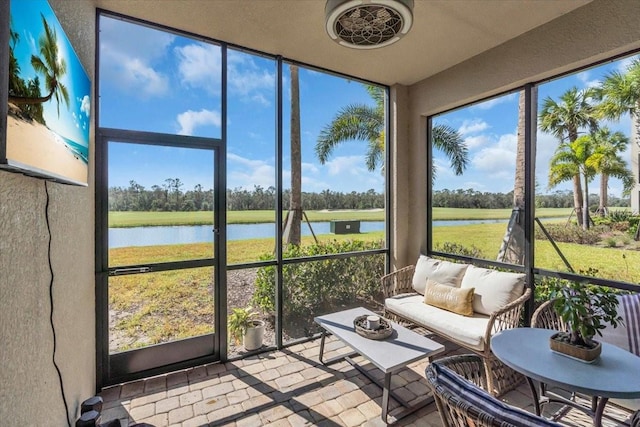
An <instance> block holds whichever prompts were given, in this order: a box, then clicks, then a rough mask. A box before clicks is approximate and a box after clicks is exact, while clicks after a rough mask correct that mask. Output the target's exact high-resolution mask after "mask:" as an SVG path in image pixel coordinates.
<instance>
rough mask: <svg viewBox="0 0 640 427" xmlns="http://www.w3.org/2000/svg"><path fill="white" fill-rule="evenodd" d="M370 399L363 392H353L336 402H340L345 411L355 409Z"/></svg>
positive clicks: (340, 397) (342, 396)
mask: <svg viewBox="0 0 640 427" xmlns="http://www.w3.org/2000/svg"><path fill="white" fill-rule="evenodd" d="M369 399H370V398H369V396H367V395H366V394H364V393H363V392H362V391H361V390H356V391H352V392H350V393H347V394H343V395H341V396H339V397H337V398H336V400H337V401H338V402H340V404H341V405H342V406H343V407H344V408H345V409H351V408H355V407H356V406H358V405H361V404H363V403H364V402H366V401H368V400H369Z"/></svg>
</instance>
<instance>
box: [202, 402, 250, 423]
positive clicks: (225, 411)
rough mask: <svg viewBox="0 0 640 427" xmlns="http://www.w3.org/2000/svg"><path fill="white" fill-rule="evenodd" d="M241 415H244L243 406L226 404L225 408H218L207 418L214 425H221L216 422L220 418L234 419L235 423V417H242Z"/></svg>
mask: <svg viewBox="0 0 640 427" xmlns="http://www.w3.org/2000/svg"><path fill="white" fill-rule="evenodd" d="M241 415H242V406H240V405H228V406H225V407H224V408H220V409H216V410H215V411H211V412H209V413H208V414H207V419H208V420H209V422H210V423H212V424H213V425H219V424H216V422H218V421H220V420H225V419H228V421H229V422H230V421H234V424H235V419H236V418H240V416H241ZM220 425H224V424H220Z"/></svg>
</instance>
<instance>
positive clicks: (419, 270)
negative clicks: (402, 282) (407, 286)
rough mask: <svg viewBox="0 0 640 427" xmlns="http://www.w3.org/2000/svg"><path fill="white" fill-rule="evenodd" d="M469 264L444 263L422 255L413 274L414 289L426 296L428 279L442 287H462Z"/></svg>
mask: <svg viewBox="0 0 640 427" xmlns="http://www.w3.org/2000/svg"><path fill="white" fill-rule="evenodd" d="M468 266H469V264H456V263H455V262H450V261H442V260H439V259H435V258H430V257H428V256H426V255H420V257H419V258H418V261H417V262H416V268H415V270H414V272H413V280H412V285H413V289H415V291H416V292H418V293H419V294H422V295H424V289H425V287H426V286H427V279H431V280H433V281H435V282H438V283H440V284H441V285H447V286H454V287H456V288H459V287H460V283H461V281H462V276H463V275H464V272H465V270H466V269H467V267H468Z"/></svg>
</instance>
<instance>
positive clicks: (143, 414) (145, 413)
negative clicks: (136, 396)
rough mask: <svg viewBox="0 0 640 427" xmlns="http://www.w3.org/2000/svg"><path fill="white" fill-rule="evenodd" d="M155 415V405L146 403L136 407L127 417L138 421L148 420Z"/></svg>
mask: <svg viewBox="0 0 640 427" xmlns="http://www.w3.org/2000/svg"><path fill="white" fill-rule="evenodd" d="M155 414H156V405H155V404H153V403H148V404H146V405H143V406H138V407H136V408H133V409H131V410H130V411H129V416H130V417H131V418H133V419H134V420H136V421H138V420H141V419H143V418H149V417H151V416H153V415H155Z"/></svg>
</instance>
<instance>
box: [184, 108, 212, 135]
mask: <svg viewBox="0 0 640 427" xmlns="http://www.w3.org/2000/svg"><path fill="white" fill-rule="evenodd" d="M177 120H178V124H179V125H180V129H179V130H178V134H179V135H193V131H194V130H195V128H197V127H202V126H215V127H220V123H221V122H220V113H219V112H218V111H212V110H205V109H202V110H200V111H192V110H188V111H185V112H184V113H180V114H178V117H177Z"/></svg>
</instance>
